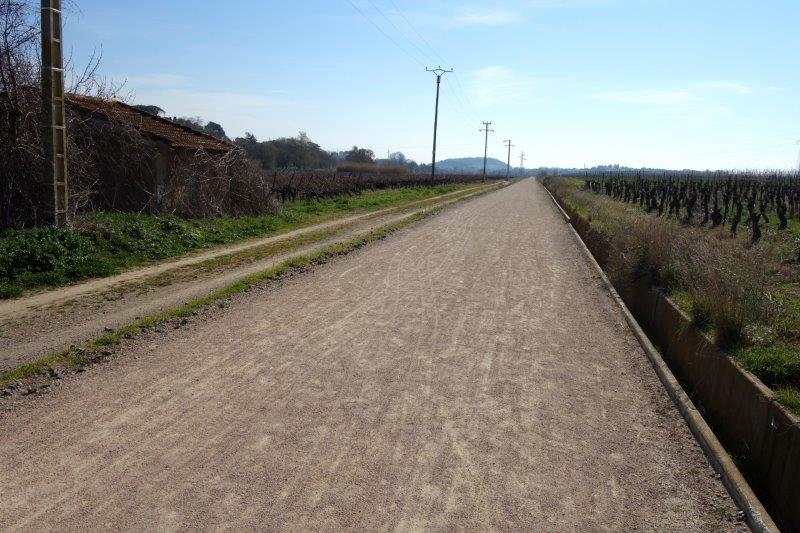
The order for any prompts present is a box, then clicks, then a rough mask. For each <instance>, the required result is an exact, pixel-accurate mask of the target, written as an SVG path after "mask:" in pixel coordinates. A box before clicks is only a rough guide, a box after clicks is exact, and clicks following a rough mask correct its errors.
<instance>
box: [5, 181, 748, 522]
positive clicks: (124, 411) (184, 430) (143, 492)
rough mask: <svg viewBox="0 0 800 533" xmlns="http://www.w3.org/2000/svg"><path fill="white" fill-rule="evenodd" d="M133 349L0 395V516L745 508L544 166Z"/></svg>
mask: <svg viewBox="0 0 800 533" xmlns="http://www.w3.org/2000/svg"><path fill="white" fill-rule="evenodd" d="M123 349H125V350H126V355H125V357H124V358H119V359H116V360H112V361H110V362H108V363H105V364H102V365H98V366H95V367H91V368H90V369H89V370H87V371H86V372H85V373H84V374H83V375H81V376H79V377H76V378H70V379H67V380H65V381H64V382H63V383H61V384H60V385H58V386H57V387H54V388H53V390H52V391H51V392H50V393H48V394H44V395H42V396H38V397H30V398H27V399H24V400H20V401H18V402H17V403H16V404H15V406H14V407H13V408H12V409H11V410H10V411H8V412H5V413H3V414H0V416H2V418H1V419H0V435H2V438H3V440H4V446H3V447H2V448H1V449H0V527H2V528H4V529H6V528H8V529H24V528H32V529H40V528H48V527H50V528H59V529H69V528H78V527H96V528H100V527H102V528H127V529H155V528H163V529H175V528H181V527H182V528H200V527H202V528H214V527H227V528H237V529H238V528H259V529H281V528H284V529H343V528H358V529H415V528H429V529H436V528H453V527H464V528H478V529H488V528H497V529H541V530H548V531H553V530H596V529H605V530H681V531H719V530H737V529H745V528H744V526H743V525H742V523H741V522H740V520H738V519H737V518H736V509H735V507H734V505H733V503H732V502H731V501H730V498H729V497H728V496H727V494H726V492H725V490H724V488H723V487H722V485H721V483H720V482H719V480H718V479H717V478H716V476H715V475H714V473H713V471H712V470H711V468H710V467H709V465H708V463H707V461H706V459H705V457H704V456H703V454H702V451H701V450H700V449H699V447H698V446H697V444H696V443H695V441H694V440H693V438H692V436H691V434H690V433H689V431H688V429H687V428H686V426H685V424H684V422H683V420H682V419H681V417H680V415H679V414H678V412H677V410H676V409H675V408H674V406H672V404H671V403H670V402H669V400H668V398H667V395H666V393H665V392H664V390H663V389H662V388H661V385H660V383H659V381H658V379H657V377H656V376H655V373H654V372H653V370H652V368H651V367H650V366H649V364H648V362H647V359H646V357H645V355H644V354H643V353H642V350H641V348H640V347H639V345H638V343H637V342H636V341H635V339H634V337H633V335H632V334H631V332H630V331H629V330H628V329H627V328H626V327H625V325H624V322H623V319H622V317H621V315H620V313H619V310H618V309H617V308H615V307H614V305H613V303H612V302H611V300H610V298H609V295H608V294H607V293H606V292H605V290H604V288H603V287H602V285H601V284H600V282H599V281H598V280H597V279H596V277H594V276H593V274H592V273H591V271H590V269H589V266H588V265H587V264H586V262H585V260H584V259H583V256H582V255H581V253H580V251H579V250H578V249H577V246H576V245H575V243H574V241H573V240H572V237H571V235H570V234H569V231H568V228H566V227H565V226H564V224H563V222H561V221H560V219H559V218H558V216H557V214H556V213H555V212H554V211H553V208H552V205H551V204H550V203H549V198H548V197H547V196H546V195H545V193H544V192H543V191H542V190H541V189H540V188H539V186H538V185H537V184H536V183H535V182H533V181H524V182H520V183H517V184H515V185H513V186H511V187H509V188H506V189H503V190H500V191H497V192H494V193H492V194H490V195H486V196H483V197H480V198H478V199H475V200H473V201H471V202H469V203H466V204H463V205H460V206H457V207H455V208H452V209H450V210H447V211H445V212H444V213H443V214H441V215H439V216H437V217H433V218H431V219H428V220H426V221H424V222H423V223H421V224H419V225H416V226H413V227H411V228H408V229H405V230H402V231H400V232H398V233H396V234H394V235H393V236H392V237H390V238H388V239H386V240H385V241H382V242H378V243H375V244H373V245H371V246H369V247H367V248H365V249H363V250H361V251H359V252H357V253H354V254H351V255H348V256H346V257H343V258H340V259H337V260H335V261H333V262H331V263H329V264H327V265H324V266H322V267H319V268H316V269H314V270H313V271H311V272H309V273H307V274H304V275H302V276H298V277H295V278H290V279H287V280H285V281H283V282H280V283H276V284H270V285H266V286H264V287H262V288H260V289H257V290H254V291H251V292H250V293H248V294H244V295H240V296H238V297H236V298H233V299H232V301H231V304H230V306H229V307H227V308H225V309H219V308H214V309H209V310H207V311H205V312H204V313H203V314H202V315H201V316H200V317H198V318H197V319H196V320H194V321H193V322H191V323H190V324H189V325H187V326H186V327H183V328H180V329H176V330H170V331H166V332H164V333H156V332H151V333H148V334H144V335H142V336H140V337H139V338H137V339H133V340H130V341H126V345H125V346H124V347H123ZM0 413H1V412H0Z"/></svg>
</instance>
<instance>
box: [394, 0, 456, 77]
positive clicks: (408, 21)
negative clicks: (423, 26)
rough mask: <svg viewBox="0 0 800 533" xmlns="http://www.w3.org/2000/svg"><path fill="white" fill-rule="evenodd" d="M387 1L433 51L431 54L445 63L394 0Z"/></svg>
mask: <svg viewBox="0 0 800 533" xmlns="http://www.w3.org/2000/svg"><path fill="white" fill-rule="evenodd" d="M389 2H391V4H392V6H394V9H395V10H396V11H397V14H398V15H400V17H402V19H403V20H404V21H406V24H408V26H409V27H410V28H411V29H412V30H413V31H414V33H416V34H417V36H418V37H419V38H420V40H421V41H422V42H423V43H425V45H426V46H427V47H428V48H430V50H431V52H433V55H435V56H436V57H437V58H439V61H441V62H442V63H443V64H447V60H446V59H445V58H443V57H442V56H441V55H439V52H437V51H436V49H435V48H434V47H433V46H432V45H431V43H430V42H428V39H426V38H425V36H424V35H422V34H421V33H420V32H419V30H417V28H416V26H414V25H413V24H412V23H411V21H410V20H408V17H406V16H405V14H404V13H403V10H402V9H400V7H399V6H398V5H397V4H396V3H395V1H394V0H389Z"/></svg>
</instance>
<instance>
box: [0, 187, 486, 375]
mask: <svg viewBox="0 0 800 533" xmlns="http://www.w3.org/2000/svg"><path fill="white" fill-rule="evenodd" d="M493 186H494V185H493ZM493 186H492V187H493ZM479 190H483V187H476V188H469V189H463V190H460V191H457V192H456V193H450V194H446V195H441V196H435V197H432V198H429V199H426V200H424V201H421V202H412V203H410V204H406V205H401V206H396V207H392V208H388V209H382V210H380V211H374V212H371V213H363V214H360V215H354V216H348V217H344V218H339V219H337V220H333V221H330V222H326V223H323V224H318V225H314V226H308V227H305V228H301V229H298V230H295V231H291V232H287V233H283V234H280V235H276V236H272V237H267V238H263V239H256V240H250V241H247V242H246V243H239V244H236V245H232V246H225V247H220V248H215V249H213V250H207V251H205V252H202V253H198V254H194V255H191V256H189V257H184V258H181V259H178V260H173V261H168V262H165V263H160V264H157V265H152V266H148V267H145V268H141V269H136V270H131V271H129V272H125V273H124V274H121V275H119V276H112V277H109V278H103V279H97V280H90V281H87V282H85V283H81V284H77V285H73V286H70V287H64V288H61V289H55V290H52V291H47V292H43V293H40V294H35V295H33V296H30V297H27V298H19V299H16V300H11V301H8V302H4V303H2V304H0V372H4V371H8V370H10V369H12V368H14V367H16V366H17V365H20V364H23V363H29V362H31V361H34V360H35V359H37V358H39V357H42V356H44V355H47V354H49V353H53V352H56V351H60V350H66V349H68V348H69V347H70V346H72V345H79V344H81V343H82V342H84V341H87V340H89V339H93V338H96V337H98V336H100V335H102V334H103V332H104V331H105V330H106V329H109V328H110V329H116V328H119V327H121V326H124V325H127V324H130V323H131V322H134V321H135V320H136V319H138V318H141V317H143V316H147V315H151V314H155V313H158V312H160V311H164V310H167V309H171V308H173V307H175V306H177V305H180V304H182V303H185V302H188V301H190V300H192V299H193V298H198V297H201V296H204V295H206V294H208V293H210V292H212V291H213V290H215V289H218V288H220V287H224V286H226V285H228V284H230V283H233V282H235V281H237V280H239V279H242V278H244V277H246V276H248V275H250V274H252V273H254V272H259V271H262V270H266V269H269V268H271V267H274V266H275V265H277V264H279V263H281V262H282V261H285V260H287V259H289V258H292V257H297V256H300V255H303V254H307V253H309V252H312V251H314V250H317V249H320V248H323V247H325V246H327V245H330V244H332V243H335V242H341V241H345V240H347V239H350V238H352V237H354V236H355V235H357V234H362V233H366V232H369V231H371V230H373V229H375V228H378V227H380V226H382V225H385V224H389V223H392V222H395V221H397V220H400V219H402V218H404V217H407V216H409V215H410V214H412V213H416V212H419V211H423V210H426V209H430V208H431V207H435V206H439V205H443V204H447V203H450V202H452V201H453V200H455V199H457V198H460V197H462V196H464V195H472V194H475V193H476V192H478V191H479ZM420 205H423V206H425V207H419V206H420ZM328 233H330V235H328ZM318 235H323V236H319V237H317V236H318ZM298 238H299V239H305V238H308V239H309V240H310V241H311V242H309V243H302V242H300V243H296V244H291V243H294V242H295V241H296V240H297V239H298ZM282 244H286V245H287V246H288V247H289V249H288V250H285V251H282V250H281V249H280V248H281V245H282ZM209 263H213V264H211V266H208V265H209Z"/></svg>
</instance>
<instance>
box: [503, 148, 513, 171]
mask: <svg viewBox="0 0 800 533" xmlns="http://www.w3.org/2000/svg"><path fill="white" fill-rule="evenodd" d="M503 142H504V143H505V144H506V146H507V147H508V161H507V162H506V179H508V177H509V176H511V147H512V146H514V145H513V144H511V139H506V140H505V141H503Z"/></svg>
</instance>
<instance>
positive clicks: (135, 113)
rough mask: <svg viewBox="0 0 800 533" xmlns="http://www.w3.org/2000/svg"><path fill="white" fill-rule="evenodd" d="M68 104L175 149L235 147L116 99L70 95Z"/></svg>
mask: <svg viewBox="0 0 800 533" xmlns="http://www.w3.org/2000/svg"><path fill="white" fill-rule="evenodd" d="M66 101H67V103H68V104H69V105H71V106H74V107H77V108H79V109H82V110H84V111H88V112H90V113H96V114H100V115H105V116H107V117H109V118H112V119H115V120H120V121H124V122H127V123H129V124H131V125H133V126H134V127H135V128H137V129H138V130H139V131H141V132H142V133H143V134H144V135H147V136H150V137H155V138H157V139H159V140H161V141H164V142H166V143H167V144H169V145H170V146H172V147H174V148H184V149H192V150H198V149H203V150H206V151H209V152H222V151H224V152H227V151H228V150H230V149H231V148H233V147H234V145H233V144H232V143H231V142H229V141H226V140H224V139H218V138H216V137H214V136H213V135H209V134H207V133H203V132H199V131H195V130H193V129H191V128H189V127H186V126H183V125H181V124H177V123H175V122H172V121H171V120H168V119H166V118H162V117H157V116H155V115H151V114H149V113H146V112H144V111H141V110H139V109H136V108H135V107H133V106H129V105H128V104H124V103H122V102H119V101H117V100H103V99H101V98H95V97H92V96H81V95H77V94H69V95H67V99H66Z"/></svg>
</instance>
